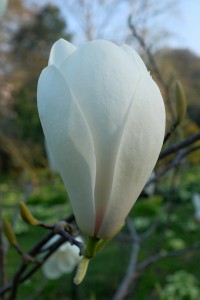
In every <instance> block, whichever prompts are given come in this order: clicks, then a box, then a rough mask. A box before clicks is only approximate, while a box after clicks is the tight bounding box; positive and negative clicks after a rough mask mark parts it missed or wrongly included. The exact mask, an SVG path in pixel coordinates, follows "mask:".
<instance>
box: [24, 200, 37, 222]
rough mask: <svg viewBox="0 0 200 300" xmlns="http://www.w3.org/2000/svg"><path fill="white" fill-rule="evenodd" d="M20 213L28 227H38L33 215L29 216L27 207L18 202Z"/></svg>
mask: <svg viewBox="0 0 200 300" xmlns="http://www.w3.org/2000/svg"><path fill="white" fill-rule="evenodd" d="M20 213H21V216H22V219H23V220H24V221H25V222H27V223H28V224H30V225H33V226H36V225H39V221H38V220H36V219H35V218H34V217H33V215H32V214H31V212H30V210H29V209H28V207H27V206H26V205H25V204H24V202H20Z"/></svg>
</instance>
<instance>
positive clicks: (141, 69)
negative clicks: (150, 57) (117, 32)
mask: <svg viewBox="0 0 200 300" xmlns="http://www.w3.org/2000/svg"><path fill="white" fill-rule="evenodd" d="M120 48H121V49H122V50H124V51H125V52H126V54H127V55H128V56H130V57H131V59H132V60H133V61H134V64H135V66H137V68H138V71H139V72H141V74H147V72H148V70H147V68H146V66H145V64H144V62H143V60H142V59H141V57H140V56H139V55H138V54H137V52H136V51H135V50H134V49H133V48H131V47H130V46H128V45H126V44H123V45H121V47H120Z"/></svg>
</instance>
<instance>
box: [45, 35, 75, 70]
mask: <svg viewBox="0 0 200 300" xmlns="http://www.w3.org/2000/svg"><path fill="white" fill-rule="evenodd" d="M76 49H77V48H76V47H75V46H74V45H73V44H71V43H69V42H67V41H66V40H64V39H59V40H58V41H57V42H55V43H54V44H53V46H52V48H51V52H50V56H49V63H48V65H49V66H50V65H54V66H55V67H57V68H59V66H60V65H61V64H62V63H63V61H64V60H65V59H66V58H67V57H69V56H70V55H71V54H72V53H73V52H74V51H76Z"/></svg>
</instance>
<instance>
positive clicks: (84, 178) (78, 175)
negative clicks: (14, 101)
mask: <svg viewBox="0 0 200 300" xmlns="http://www.w3.org/2000/svg"><path fill="white" fill-rule="evenodd" d="M38 110H39V115H40V119H41V123H42V127H43V130H44V134H45V137H46V140H47V143H48V146H49V148H50V151H51V154H52V156H53V157H54V161H55V163H56V166H57V167H58V170H59V172H60V173H61V176H62V178H63V181H64V184H65V186H66V189H67V191H68V194H69V197H70V201H71V204H72V207H73V211H74V214H75V217H76V220H77V223H78V225H79V227H80V228H81V229H82V230H83V232H85V233H87V234H89V235H91V234H92V233H93V230H94V223H95V220H94V215H95V208H94V183H95V172H96V170H95V155H94V148H93V142H92V138H91V134H90V131H89V128H88V125H87V122H86V121H85V119H84V116H83V114H82V112H81V110H80V108H79V106H78V105H77V102H76V99H75V98H74V96H73V95H72V93H71V92H70V90H69V88H68V86H67V83H66V81H65V80H64V78H63V77H62V75H61V74H60V73H59V71H58V70H57V69H56V68H55V67H54V66H50V67H47V68H46V69H44V70H43V72H42V74H41V76H40V78H39V83H38Z"/></svg>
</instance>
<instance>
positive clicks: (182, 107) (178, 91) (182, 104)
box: [174, 80, 187, 125]
mask: <svg viewBox="0 0 200 300" xmlns="http://www.w3.org/2000/svg"><path fill="white" fill-rule="evenodd" d="M174 94H175V95H174V96H175V100H176V109H177V120H176V125H179V124H180V123H181V122H182V121H183V119H184V118H185V114H186V108H187V101H186V96H185V92H184V89H183V86H182V84H181V82H180V81H179V80H177V81H176V82H175V86H174Z"/></svg>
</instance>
